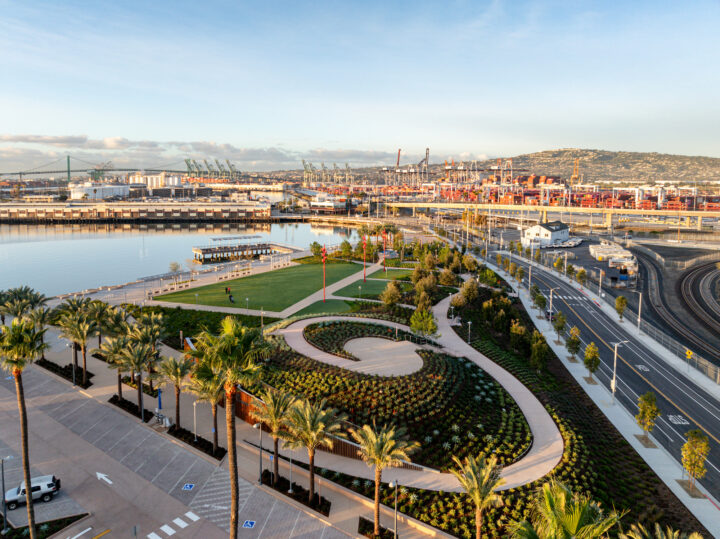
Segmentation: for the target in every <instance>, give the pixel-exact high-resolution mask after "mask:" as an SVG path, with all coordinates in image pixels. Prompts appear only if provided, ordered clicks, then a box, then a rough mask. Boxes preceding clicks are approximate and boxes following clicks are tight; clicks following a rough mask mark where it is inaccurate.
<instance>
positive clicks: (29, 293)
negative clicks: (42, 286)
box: [6, 285, 47, 310]
mask: <svg viewBox="0 0 720 539" xmlns="http://www.w3.org/2000/svg"><path fill="white" fill-rule="evenodd" d="M6 294H7V300H9V301H22V302H26V303H27V304H28V310H33V309H36V308H37V307H40V306H41V305H45V303H46V302H47V298H46V297H45V294H42V293H40V292H37V291H35V289H33V288H30V287H29V286H26V285H24V286H19V287H16V288H10V289H9V290H7V291H6ZM7 300H6V301H7Z"/></svg>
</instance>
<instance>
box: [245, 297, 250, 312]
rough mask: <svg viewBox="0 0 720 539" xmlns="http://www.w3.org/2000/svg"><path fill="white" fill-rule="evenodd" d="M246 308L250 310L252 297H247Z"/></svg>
mask: <svg viewBox="0 0 720 539" xmlns="http://www.w3.org/2000/svg"><path fill="white" fill-rule="evenodd" d="M245 310H246V311H249V310H250V298H245Z"/></svg>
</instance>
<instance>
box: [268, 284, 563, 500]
mask: <svg viewBox="0 0 720 539" xmlns="http://www.w3.org/2000/svg"><path fill="white" fill-rule="evenodd" d="M450 299H451V297H447V298H445V299H444V300H442V301H440V302H439V303H438V304H437V305H435V307H433V313H434V315H435V317H436V319H437V322H438V330H439V333H440V336H439V337H437V338H436V341H437V342H438V343H439V344H440V345H442V347H443V351H444V352H447V353H449V354H452V355H455V356H459V357H466V358H468V359H470V360H471V361H473V362H474V363H476V364H477V365H478V366H479V367H480V368H482V369H483V370H484V371H485V372H487V373H488V374H489V375H490V376H492V377H493V378H494V379H495V380H497V381H498V383H499V384H500V385H502V386H503V388H504V389H505V390H506V391H507V392H508V393H509V394H510V396H511V397H512V398H513V399H514V400H515V402H517V404H518V406H519V407H520V409H521V410H522V412H523V414H524V416H525V419H526V420H527V422H528V426H529V427H530V431H531V432H532V435H533V444H532V447H531V448H530V451H529V452H528V453H527V454H526V455H525V456H524V457H523V458H522V459H520V460H519V461H517V462H515V463H514V464H511V465H510V466H508V467H507V468H504V469H503V472H502V476H503V477H504V478H505V481H506V482H505V484H504V485H503V486H502V488H501V489H500V490H507V489H510V488H515V487H519V486H522V485H525V484H527V483H531V482H533V481H535V480H537V479H540V478H542V477H544V476H545V475H547V474H548V473H550V472H551V471H552V470H553V469H554V468H555V466H557V464H558V463H559V462H560V459H561V458H562V455H563V445H564V444H563V439H562V435H561V434H560V431H559V430H558V428H557V426H556V425H555V422H554V421H553V419H552V418H551V417H550V414H548V413H547V411H546V410H545V408H544V407H543V405H542V404H541V403H540V401H538V400H537V398H535V396H534V395H533V394H532V393H531V392H530V390H528V389H527V388H526V387H525V386H524V385H523V384H522V383H521V382H520V381H519V380H518V379H517V378H515V377H514V376H512V375H511V374H510V373H509V372H507V371H506V370H505V369H503V368H502V367H500V366H499V365H497V364H496V363H494V362H492V361H491V360H490V359H488V358H487V357H485V356H484V355H483V354H481V353H480V352H478V351H477V350H475V349H474V348H472V347H471V346H470V345H468V344H467V343H465V342H464V341H463V340H462V339H461V338H460V337H459V336H458V335H457V334H456V333H455V331H453V329H452V328H451V326H450V323H451V321H450V320H449V319H448V318H447V310H448V307H449V305H450ZM337 320H340V321H348V320H352V321H357V322H367V323H373V324H380V325H385V326H389V327H393V328H398V329H402V330H404V331H410V328H408V327H407V326H404V325H402V324H398V323H395V322H387V321H384V320H378V319H374V318H359V317H352V318H348V317H343V316H323V317H318V318H306V319H304V320H299V321H298V322H295V323H293V324H290V325H289V326H287V327H286V328H283V329H282V330H279V331H278V333H279V334H281V335H283V336H284V337H285V341H286V342H287V344H288V345H289V346H290V347H291V348H293V349H294V350H295V351H297V352H298V353H300V354H302V355H304V356H307V357H310V358H312V359H315V360H317V361H322V362H324V363H328V364H331V365H335V366H338V367H341V368H346V369H347V368H352V367H353V366H354V365H356V364H357V363H358V362H356V361H351V360H348V359H345V358H340V357H338V356H335V355H333V354H329V353H327V352H324V351H322V350H319V349H317V348H315V347H314V346H313V345H311V344H310V343H308V342H307V341H306V340H305V338H304V337H303V330H304V328H305V327H307V326H308V325H310V324H313V323H316V322H329V321H337ZM322 456H323V461H329V462H327V464H319V466H323V467H327V468H329V469H332V470H338V471H343V472H345V473H350V474H352V475H358V476H360V477H367V478H371V477H372V475H371V474H372V471H371V470H370V469H368V468H367V467H365V471H364V473H363V470H362V467H364V465H362V463H361V462H358V461H355V462H357V464H359V465H362V466H356V465H355V462H353V459H348V458H344V457H337V456H335V455H327V454H326V453H322ZM301 458H302V457H301ZM349 468H352V469H353V471H352V472H351V471H349ZM355 468H358V469H357V470H355ZM360 474H362V475H360ZM386 475H387V478H388V480H390V479H398V480H399V481H400V483H401V484H403V485H408V486H411V487H416V488H423V489H428V490H444V491H452V492H459V491H460V490H461V489H460V486H459V484H458V482H457V480H456V479H455V477H454V476H453V475H451V474H446V473H439V472H437V471H434V470H433V471H431V470H428V471H422V472H418V471H411V470H401V469H396V468H393V469H390V470H387V471H386Z"/></svg>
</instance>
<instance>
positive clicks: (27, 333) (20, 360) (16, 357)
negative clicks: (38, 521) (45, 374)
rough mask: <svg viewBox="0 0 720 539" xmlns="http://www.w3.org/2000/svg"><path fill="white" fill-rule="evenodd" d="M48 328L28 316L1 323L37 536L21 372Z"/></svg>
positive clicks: (1, 353) (0, 348)
mask: <svg viewBox="0 0 720 539" xmlns="http://www.w3.org/2000/svg"><path fill="white" fill-rule="evenodd" d="M45 331H46V330H45V329H38V328H37V327H36V326H35V325H34V324H33V323H32V322H30V321H29V320H22V319H17V318H16V319H15V320H13V321H12V324H11V325H10V326H2V333H0V365H2V367H3V369H5V370H7V371H9V372H11V373H12V376H13V378H14V379H15V391H16V393H17V402H18V411H19V412H20V435H21V443H22V460H23V477H24V479H25V488H26V492H28V494H29V495H28V496H27V513H28V530H29V531H30V538H31V539H34V537H35V510H34V508H33V501H32V494H30V486H31V484H32V482H31V480H30V451H29V448H28V432H27V410H26V409H25V392H24V389H23V382H22V373H23V370H25V367H27V366H28V365H29V364H30V363H32V362H33V361H35V360H36V359H37V358H39V357H40V356H41V355H42V353H43V350H44V349H45V348H46V347H47V345H46V344H45V343H44V342H43V335H44V334H45Z"/></svg>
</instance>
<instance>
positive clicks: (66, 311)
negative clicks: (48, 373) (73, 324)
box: [53, 297, 91, 370]
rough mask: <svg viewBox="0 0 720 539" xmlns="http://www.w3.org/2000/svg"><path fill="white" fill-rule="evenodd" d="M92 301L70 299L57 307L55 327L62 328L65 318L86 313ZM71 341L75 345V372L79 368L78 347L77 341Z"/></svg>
mask: <svg viewBox="0 0 720 539" xmlns="http://www.w3.org/2000/svg"><path fill="white" fill-rule="evenodd" d="M90 303H91V300H90V298H76V297H73V298H68V299H66V300H65V301H64V302H62V303H61V304H60V305H58V306H57V308H56V309H55V311H54V313H53V315H54V318H55V321H54V325H56V326H58V327H60V328H61V329H62V327H61V326H60V319H61V318H62V317H63V316H65V315H68V316H76V315H77V313H80V312H84V311H86V310H87V309H88V308H89V306H90ZM67 340H69V341H70V342H71V343H72V345H73V367H74V369H75V370H77V368H78V357H77V356H78V349H79V347H78V345H77V343H76V342H75V341H73V340H72V339H69V338H68V339H67Z"/></svg>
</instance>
